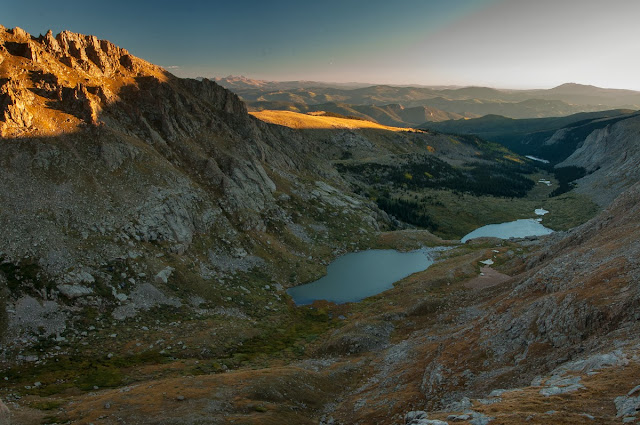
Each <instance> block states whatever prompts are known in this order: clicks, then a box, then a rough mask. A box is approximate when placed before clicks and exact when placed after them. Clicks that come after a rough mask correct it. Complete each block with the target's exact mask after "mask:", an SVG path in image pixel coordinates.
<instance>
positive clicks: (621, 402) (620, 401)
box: [613, 395, 640, 418]
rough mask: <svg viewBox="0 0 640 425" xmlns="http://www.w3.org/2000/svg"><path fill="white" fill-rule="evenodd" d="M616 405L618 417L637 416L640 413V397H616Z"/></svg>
mask: <svg viewBox="0 0 640 425" xmlns="http://www.w3.org/2000/svg"><path fill="white" fill-rule="evenodd" d="M613 402H614V404H615V405H616V410H617V412H618V413H617V416H618V417H619V418H620V417H627V416H636V415H637V414H638V412H640V396H637V397H630V396H628V395H627V396H620V397H616V398H615V399H614V400H613Z"/></svg>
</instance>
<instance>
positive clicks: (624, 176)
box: [557, 116, 640, 205]
mask: <svg viewBox="0 0 640 425" xmlns="http://www.w3.org/2000/svg"><path fill="white" fill-rule="evenodd" d="M638 131H640V117H638V116H636V117H633V118H629V119H626V120H623V121H620V122H617V123H615V124H613V125H611V126H607V127H605V128H603V129H600V130H596V131H594V132H593V133H591V134H590V135H589V136H588V137H587V138H586V139H585V141H584V142H583V144H582V146H580V147H579V148H578V149H577V150H576V151H575V152H574V153H573V154H572V155H571V156H569V158H567V159H566V160H564V161H563V162H561V163H560V164H558V165H557V167H568V166H577V167H583V168H586V169H587V171H588V172H590V173H591V174H589V175H587V176H586V177H584V178H582V179H580V180H579V181H578V189H577V190H578V192H581V193H585V194H587V195H589V196H591V197H593V198H594V200H595V201H596V202H598V203H599V204H600V205H608V204H609V203H611V201H613V200H614V199H615V197H616V196H618V195H619V194H620V193H622V192H623V191H624V190H625V189H627V188H629V187H630V186H631V185H632V184H633V183H634V182H637V181H638V180H639V179H640V154H639V153H638V149H637V140H638Z"/></svg>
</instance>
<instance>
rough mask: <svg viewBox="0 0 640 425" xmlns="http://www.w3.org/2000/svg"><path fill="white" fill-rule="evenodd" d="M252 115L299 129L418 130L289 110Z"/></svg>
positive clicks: (261, 112)
mask: <svg viewBox="0 0 640 425" xmlns="http://www.w3.org/2000/svg"><path fill="white" fill-rule="evenodd" d="M250 114H251V115H253V116H254V117H256V118H258V119H260V120H262V121H265V122H268V123H271V124H278V125H283V126H285V127H290V128H299V129H361V128H373V129H380V130H389V131H420V130H408V129H406V128H400V127H390V126H387V125H381V124H378V123H375V122H372V121H366V120H361V119H351V118H346V117H345V118H338V117H333V116H325V115H308V114H300V113H298V112H291V111H271V110H268V111H260V112H250Z"/></svg>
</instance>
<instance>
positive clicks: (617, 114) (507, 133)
mask: <svg viewBox="0 0 640 425" xmlns="http://www.w3.org/2000/svg"><path fill="white" fill-rule="evenodd" d="M638 115H639V114H638V112H636V111H632V110H628V109H614V110H609V111H601V112H589V113H579V114H574V115H570V116H566V117H555V118H538V119H512V118H506V117H503V116H499V115H485V116H483V117H481V118H476V119H470V120H450V121H443V122H438V123H436V122H425V123H424V124H423V125H421V126H420V128H423V129H429V130H435V131H439V132H442V133H449V134H469V135H475V136H479V137H481V138H483V139H485V140H490V141H494V142H499V143H501V144H503V145H504V146H506V147H508V148H509V149H511V150H513V151H514V152H517V153H519V154H521V155H533V156H536V157H539V158H542V159H545V160H548V161H549V162H551V163H552V164H557V163H559V162H561V161H564V160H565V159H566V158H567V157H569V156H570V155H571V154H572V153H573V152H574V151H575V150H576V149H577V148H578V147H579V146H580V144H581V143H582V142H583V141H584V140H585V138H586V137H587V136H588V135H589V134H591V133H592V132H594V131H595V130H599V129H602V128H605V127H607V126H610V125H613V124H615V123H617V122H618V121H621V120H626V119H629V118H632V117H637V116H638Z"/></svg>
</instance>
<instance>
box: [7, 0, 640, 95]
mask: <svg viewBox="0 0 640 425" xmlns="http://www.w3.org/2000/svg"><path fill="white" fill-rule="evenodd" d="M3 1H6V3H8V4H5V5H3V6H2V8H1V14H0V24H2V25H4V26H5V27H8V28H12V27H15V26H19V27H21V28H23V29H25V30H27V31H28V32H30V33H31V34H33V35H38V34H41V33H42V34H44V33H46V31H47V30H49V29H52V30H53V32H54V33H56V34H57V33H58V32H60V31H62V30H65V29H67V30H71V31H74V32H79V33H83V34H93V35H96V36H98V37H99V38H103V39H107V40H110V41H112V42H113V43H115V44H117V45H119V46H121V47H124V48H126V49H127V50H129V51H130V52H131V53H132V54H134V55H136V56H138V57H141V58H143V59H145V60H148V61H150V62H152V63H155V64H158V65H161V66H163V67H165V68H167V69H168V70H169V71H170V72H172V73H174V74H175V75H177V76H180V77H223V76H227V75H244V76H247V77H249V78H255V79H266V80H276V81H287V80H313V81H328V82H364V83H376V84H406V85H409V84H422V85H482V86H491V87H499V88H550V87H554V86H557V85H560V84H563V83H566V82H575V83H581V84H592V85H596V86H600V87H612V88H627V89H633V90H640V78H638V74H637V73H638V69H640V25H639V24H638V17H640V0H607V1H604V0H395V1H389V0H367V1H362V0H322V1H292V0H270V1H269V0H235V1H217V0H212V1H206V0H182V1H176V0H155V1H137V0H126V1H125V0H111V1H109V2H104V1H96V0H57V1H51V0H30V1H8V0H3Z"/></svg>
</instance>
